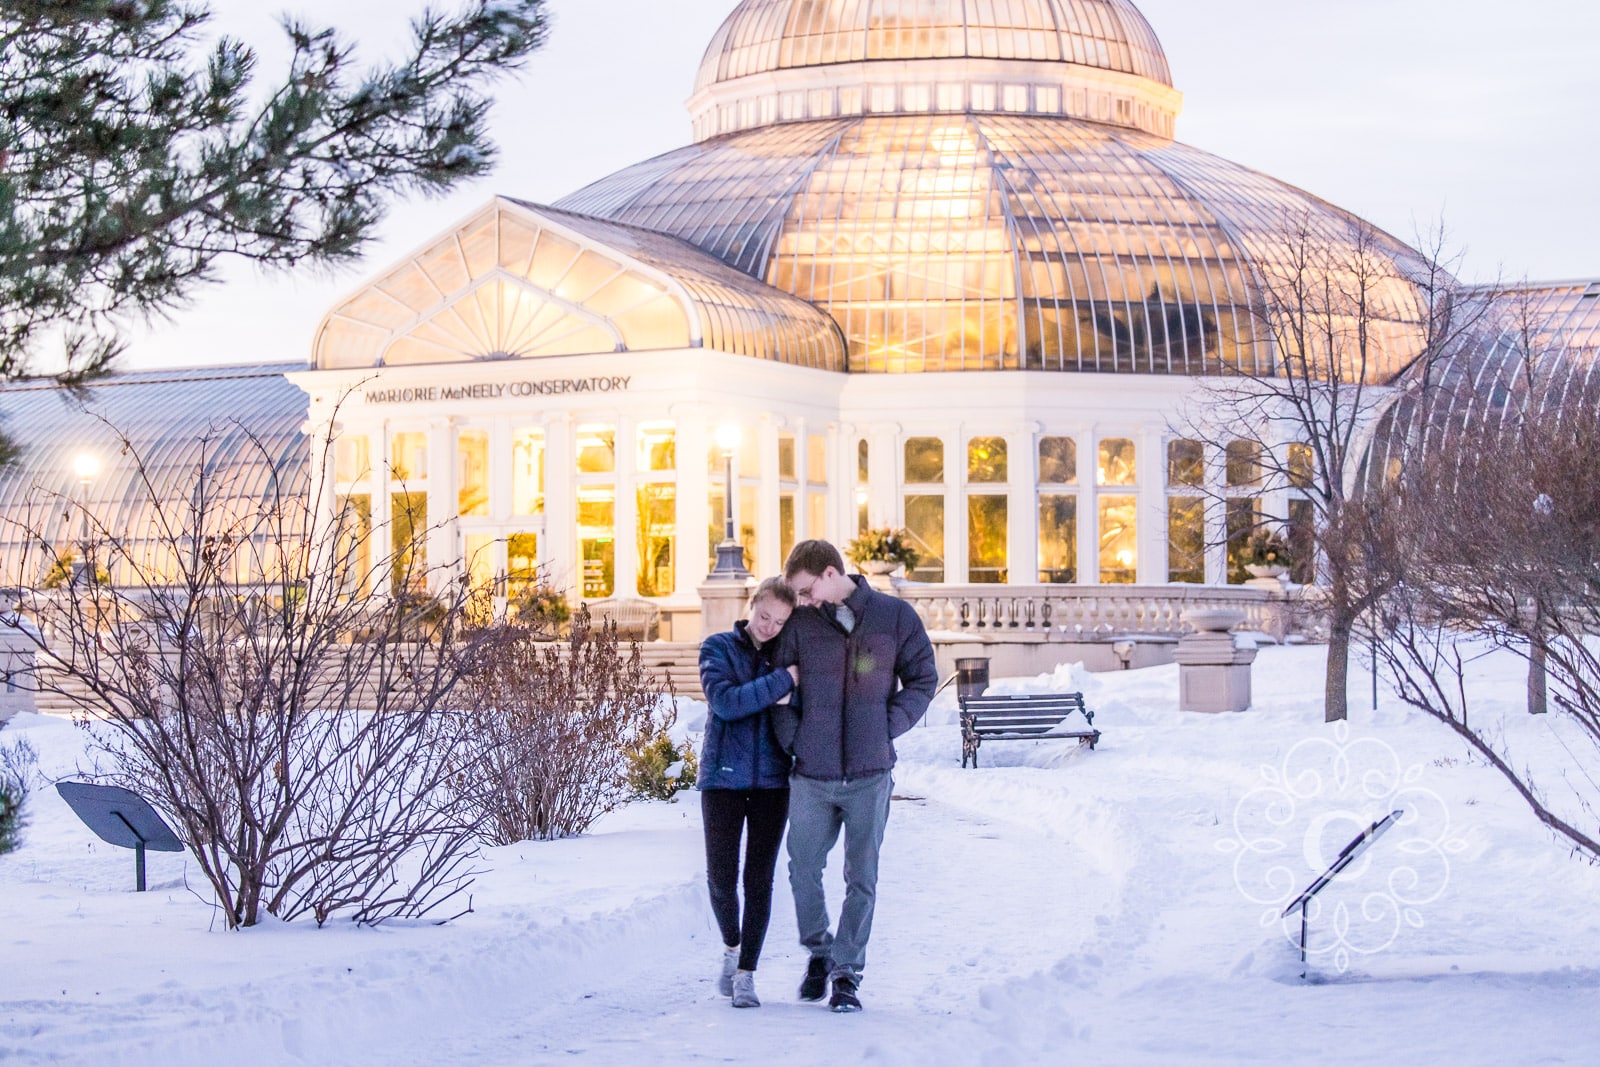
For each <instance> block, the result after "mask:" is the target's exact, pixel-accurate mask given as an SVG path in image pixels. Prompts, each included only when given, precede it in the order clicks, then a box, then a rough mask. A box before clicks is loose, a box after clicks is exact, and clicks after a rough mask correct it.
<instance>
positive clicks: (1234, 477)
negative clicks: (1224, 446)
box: [1227, 441, 1261, 488]
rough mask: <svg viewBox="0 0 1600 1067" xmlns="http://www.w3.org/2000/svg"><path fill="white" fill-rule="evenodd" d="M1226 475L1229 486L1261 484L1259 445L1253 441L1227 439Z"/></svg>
mask: <svg viewBox="0 0 1600 1067" xmlns="http://www.w3.org/2000/svg"><path fill="white" fill-rule="evenodd" d="M1227 468H1228V472H1227V476H1228V485H1229V487H1230V488H1233V487H1242V486H1253V485H1260V484H1261V446H1260V445H1259V444H1257V443H1256V442H1254V441H1229V442H1228V459H1227Z"/></svg>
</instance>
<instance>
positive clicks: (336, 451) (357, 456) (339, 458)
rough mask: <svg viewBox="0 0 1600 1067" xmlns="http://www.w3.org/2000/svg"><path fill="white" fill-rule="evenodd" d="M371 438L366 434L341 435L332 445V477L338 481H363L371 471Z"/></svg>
mask: <svg viewBox="0 0 1600 1067" xmlns="http://www.w3.org/2000/svg"><path fill="white" fill-rule="evenodd" d="M371 442H372V439H371V438H370V437H368V436H367V435H366V434H354V435H350V436H341V437H340V438H339V439H338V440H337V441H335V442H334V445H333V471H334V475H333V476H334V479H335V480H336V481H339V482H345V483H348V482H360V481H365V480H366V477H367V475H369V474H371V473H372V444H371Z"/></svg>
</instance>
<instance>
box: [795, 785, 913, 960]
mask: <svg viewBox="0 0 1600 1067" xmlns="http://www.w3.org/2000/svg"><path fill="white" fill-rule="evenodd" d="M893 791H894V779H893V777H891V776H890V774H889V772H888V771H883V772H881V773H879V774H873V775H868V776H867V777H865V778H852V779H850V780H848V781H843V782H824V781H819V780H818V779H815V778H802V777H800V776H799V775H795V776H794V777H793V778H791V779H790V781H789V888H790V889H791V890H792V891H793V893H794V915H795V922H796V923H797V925H798V926H799V927H800V943H801V944H802V945H804V946H805V947H806V948H807V949H808V950H810V952H811V954H812V955H813V956H821V957H823V958H825V959H830V960H831V961H832V963H833V967H832V972H833V973H835V974H837V973H839V972H841V971H845V970H848V971H850V972H851V973H852V974H855V975H856V976H858V977H859V976H860V974H861V970H862V968H863V967H865V966H866V965H867V938H868V937H870V936H871V935H872V909H873V905H874V904H876V903H877V898H878V847H879V846H880V845H881V844H883V829H884V826H885V825H887V824H888V822H889V795H890V793H892V792H893ZM841 827H842V828H843V829H844V907H843V908H842V909H841V910H840V912H839V930H838V933H837V934H833V933H829V932H828V901H827V899H826V897H825V896H824V894H823V890H822V870H823V868H824V867H826V866H827V863H828V853H829V852H831V851H832V850H833V846H834V843H835V842H837V841H838V840H839V830H840V828H841Z"/></svg>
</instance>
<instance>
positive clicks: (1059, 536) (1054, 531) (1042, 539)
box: [1039, 493, 1078, 584]
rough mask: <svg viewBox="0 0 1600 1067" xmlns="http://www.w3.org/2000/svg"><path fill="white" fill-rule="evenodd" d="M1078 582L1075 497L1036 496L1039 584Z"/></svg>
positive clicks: (1059, 495) (1055, 494)
mask: <svg viewBox="0 0 1600 1067" xmlns="http://www.w3.org/2000/svg"><path fill="white" fill-rule="evenodd" d="M1077 580H1078V498H1077V497H1075V496H1071V495H1069V494H1065V493H1046V494H1044V495H1042V496H1040V497H1039V581H1041V582H1045V583H1050V584H1057V583H1062V582H1076V581H1077Z"/></svg>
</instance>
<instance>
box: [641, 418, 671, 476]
mask: <svg viewBox="0 0 1600 1067" xmlns="http://www.w3.org/2000/svg"><path fill="white" fill-rule="evenodd" d="M677 467H678V457H677V432H676V430H675V429H674V428H673V426H672V424H671V423H647V424H645V425H643V426H640V427H639V469H640V470H642V471H670V470H676V469H677Z"/></svg>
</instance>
